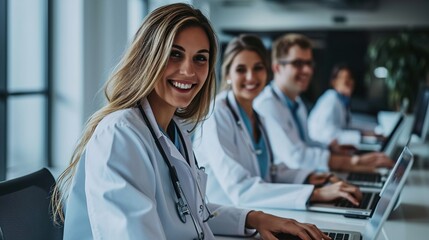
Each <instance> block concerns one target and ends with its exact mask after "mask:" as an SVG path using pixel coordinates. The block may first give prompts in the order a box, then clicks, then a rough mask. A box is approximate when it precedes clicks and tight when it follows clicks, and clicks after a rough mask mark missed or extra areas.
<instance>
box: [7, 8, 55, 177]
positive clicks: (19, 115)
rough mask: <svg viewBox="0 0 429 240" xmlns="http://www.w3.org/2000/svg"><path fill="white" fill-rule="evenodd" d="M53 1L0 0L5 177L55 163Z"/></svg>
mask: <svg viewBox="0 0 429 240" xmlns="http://www.w3.org/2000/svg"><path fill="white" fill-rule="evenodd" d="M50 5H51V1H50V0H20V1H13V0H0V9H1V10H0V31H1V35H2V36H6V37H5V38H2V41H4V42H1V44H0V56H1V59H0V91H1V95H0V96H1V98H0V116H1V119H0V139H1V141H0V149H1V151H0V154H1V155H0V166H1V168H0V180H3V179H5V178H12V177H15V176H17V175H22V174H26V173H29V172H32V171H35V170H38V169H39V168H41V167H43V166H49V165H50V161H51V159H50V152H51V150H50V146H51V124H50V119H51V101H50V96H51V88H52V86H51V85H52V84H51V83H50V82H51V81H50V78H51V77H50V75H51V74H50V68H49V67H48V66H50V64H49V60H50V55H49V54H50V52H51V51H50V45H51V44H50V35H51V33H50V26H49V21H48V20H49V19H50V18H49V16H50ZM9 173H13V174H12V175H10V174H9Z"/></svg>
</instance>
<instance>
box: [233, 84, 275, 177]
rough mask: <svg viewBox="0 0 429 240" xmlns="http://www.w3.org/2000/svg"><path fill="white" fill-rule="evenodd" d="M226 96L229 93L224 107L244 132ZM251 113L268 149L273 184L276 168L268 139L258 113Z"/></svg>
mask: <svg viewBox="0 0 429 240" xmlns="http://www.w3.org/2000/svg"><path fill="white" fill-rule="evenodd" d="M228 94H229V92H227V94H226V96H225V101H226V106H227V107H228V109H229V111H230V112H231V114H232V117H233V118H234V121H235V123H236V125H237V127H238V128H239V129H240V130H241V131H244V128H243V124H242V122H241V120H240V118H239V117H238V114H237V113H236V112H235V111H234V109H233V108H232V105H231V103H230V101H229V99H228ZM253 113H254V115H255V119H256V125H257V126H258V127H259V129H260V131H261V137H263V138H264V140H265V145H266V146H267V149H268V159H269V162H270V176H271V181H272V182H275V180H276V175H277V166H276V165H275V164H274V156H273V150H272V149H271V144H270V140H269V139H268V135H267V132H266V131H265V128H264V125H263V124H262V123H261V120H260V119H259V115H258V113H256V111H253ZM255 153H256V154H258V152H257V150H255Z"/></svg>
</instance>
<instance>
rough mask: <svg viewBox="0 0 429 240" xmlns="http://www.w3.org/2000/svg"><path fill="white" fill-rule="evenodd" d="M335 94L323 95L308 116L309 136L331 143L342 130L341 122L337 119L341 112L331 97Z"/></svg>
mask: <svg viewBox="0 0 429 240" xmlns="http://www.w3.org/2000/svg"><path fill="white" fill-rule="evenodd" d="M332 97H335V96H329V95H327V96H324V97H323V96H322V97H321V98H320V99H319V100H318V101H317V103H316V105H315V107H314V108H313V109H312V110H311V112H310V115H309V118H308V133H309V136H310V137H311V138H312V139H314V140H316V141H319V142H322V143H325V144H330V143H331V142H332V141H333V140H334V139H336V138H337V136H338V134H339V132H340V131H341V126H340V124H341V122H340V121H338V120H336V118H338V117H340V116H338V115H339V114H340V112H339V110H338V109H335V108H336V104H335V102H334V101H333V100H334V99H331V98H332Z"/></svg>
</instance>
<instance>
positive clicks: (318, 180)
mask: <svg viewBox="0 0 429 240" xmlns="http://www.w3.org/2000/svg"><path fill="white" fill-rule="evenodd" d="M339 181H341V179H340V178H339V177H337V176H336V175H335V174H333V173H329V172H327V173H311V174H310V175H309V176H308V177H307V181H306V183H309V184H313V185H315V186H316V187H323V186H325V185H326V184H330V183H336V182H339Z"/></svg>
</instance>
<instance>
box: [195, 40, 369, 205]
mask: <svg viewBox="0 0 429 240" xmlns="http://www.w3.org/2000/svg"><path fill="white" fill-rule="evenodd" d="M268 70H269V64H268V56H267V51H266V49H265V47H264V45H263V43H262V41H261V40H260V39H259V37H257V36H254V35H240V36H238V37H235V38H234V39H232V40H231V41H230V42H229V44H228V46H227V47H226V50H225V53H224V57H223V63H222V85H223V86H224V89H225V90H224V91H222V92H221V93H219V94H218V95H217V97H216V102H215V103H214V104H213V105H214V109H213V112H212V113H211V114H210V117H209V118H208V119H207V120H206V121H204V123H203V124H202V127H201V128H199V129H198V130H197V131H196V133H195V138H194V142H193V144H194V150H195V155H196V157H197V158H198V159H199V162H200V164H201V165H202V166H204V167H205V170H206V173H207V174H208V186H207V189H208V195H207V196H208V198H209V199H210V201H212V202H215V203H221V204H226V205H235V206H242V207H260V208H263V207H267V206H269V207H270V208H276V209H299V210H305V209H306V206H307V203H308V202H309V201H310V202H311V201H317V202H330V201H333V200H335V199H336V198H342V197H344V198H346V199H348V200H349V201H350V202H352V203H354V204H356V205H358V203H359V200H360V198H361V192H360V191H359V189H358V188H356V187H354V186H351V185H349V184H347V183H345V182H342V181H339V180H338V179H337V178H335V176H333V175H330V174H316V173H313V172H311V171H308V170H299V169H294V170H292V169H288V168H287V167H286V166H285V165H284V164H279V165H274V160H273V155H272V147H271V145H270V140H269V137H268V136H267V134H266V127H265V121H264V118H263V116H260V115H258V114H257V113H256V112H255V111H254V110H253V107H252V103H253V100H254V99H255V97H256V96H257V95H258V94H259V93H260V92H261V91H262V90H263V88H264V86H265V85H266V82H267V78H268ZM306 179H307V181H305V180H306ZM330 181H335V183H331V184H329V185H326V186H318V187H316V188H314V186H313V185H312V184H316V185H319V184H321V183H323V182H327V183H328V182H330ZM303 182H306V183H308V184H305V185H304V184H302V183H303ZM285 183H293V184H285Z"/></svg>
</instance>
